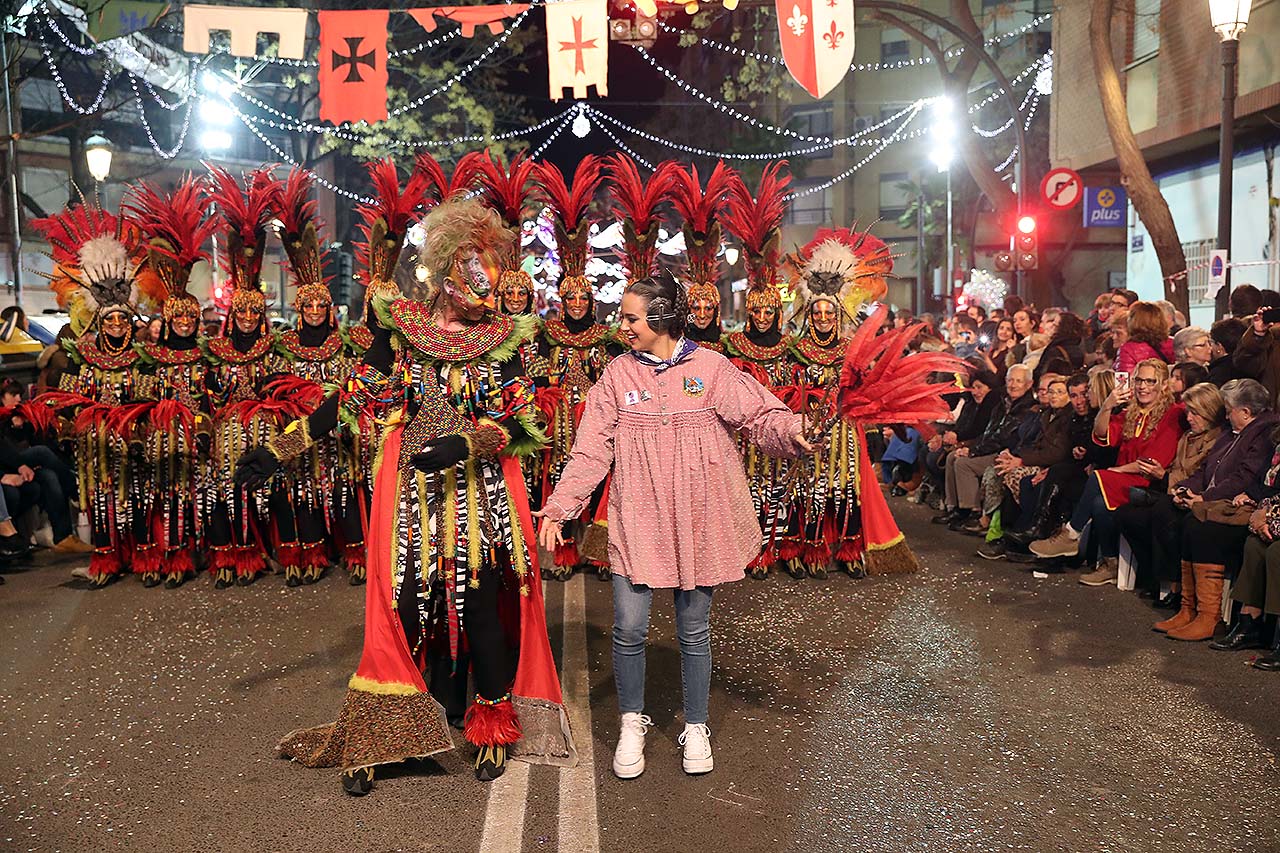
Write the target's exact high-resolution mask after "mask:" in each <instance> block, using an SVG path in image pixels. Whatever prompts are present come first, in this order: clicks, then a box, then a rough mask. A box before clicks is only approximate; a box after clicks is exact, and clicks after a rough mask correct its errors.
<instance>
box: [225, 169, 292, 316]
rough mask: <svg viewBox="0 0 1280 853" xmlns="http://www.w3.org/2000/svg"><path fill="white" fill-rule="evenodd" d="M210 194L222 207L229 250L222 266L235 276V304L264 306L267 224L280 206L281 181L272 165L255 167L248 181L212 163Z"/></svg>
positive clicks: (233, 307)
mask: <svg viewBox="0 0 1280 853" xmlns="http://www.w3.org/2000/svg"><path fill="white" fill-rule="evenodd" d="M209 181H210V186H211V190H210V197H211V198H212V200H213V202H214V203H215V204H216V205H217V207H218V215H219V217H220V221H221V223H222V227H223V228H224V229H225V231H226V240H227V251H226V253H225V255H224V256H223V258H224V260H223V262H222V267H223V269H224V270H225V271H226V273H227V275H228V276H229V277H230V278H231V289H232V294H233V295H232V297H231V306H232V309H233V310H234V309H235V308H237V307H239V306H241V305H243V304H252V305H253V306H254V307H257V308H259V309H262V308H263V307H264V306H265V303H266V299H265V297H264V296H263V293H262V261H263V257H264V255H265V254H266V248H267V225H268V224H269V223H270V222H271V218H272V216H273V215H274V213H273V211H275V210H276V208H278V207H279V202H278V201H277V199H278V197H279V194H280V182H279V181H277V180H276V179H275V178H273V177H271V167H267V166H264V167H262V168H260V169H255V170H254V171H253V172H251V173H249V174H248V175H246V176H245V178H244V182H243V183H241V182H240V181H237V180H236V178H235V177H234V176H233V175H232V174H231V173H230V172H228V171H227V170H226V169H222V168H219V167H217V166H209Z"/></svg>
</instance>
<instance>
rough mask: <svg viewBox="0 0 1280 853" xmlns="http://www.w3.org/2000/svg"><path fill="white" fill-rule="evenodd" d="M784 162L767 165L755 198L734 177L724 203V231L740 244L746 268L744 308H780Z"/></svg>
mask: <svg viewBox="0 0 1280 853" xmlns="http://www.w3.org/2000/svg"><path fill="white" fill-rule="evenodd" d="M785 165H786V161H785V160H781V161H778V162H776V163H770V164H769V165H768V166H766V167H765V169H764V172H763V173H762V174H761V175H760V186H759V188H758V189H757V191H756V194H755V197H754V198H753V197H752V196H751V190H749V189H748V188H747V185H746V183H745V182H743V180H742V179H741V178H738V177H737V176H735V180H734V181H733V185H732V187H731V189H730V191H729V197H728V200H727V201H726V203H725V216H724V222H725V227H726V228H728V229H729V231H730V232H731V233H732V234H733V235H734V236H735V237H737V238H738V239H739V240H741V241H742V250H743V260H744V261H745V263H746V265H747V284H748V289H747V307H748V308H754V307H757V306H760V305H768V306H772V307H774V308H780V307H781V306H782V294H781V293H780V292H779V291H778V261H779V259H780V252H779V249H778V243H779V239H780V228H781V227H782V219H783V217H784V216H785V215H786V213H787V188H788V186H789V185H790V183H791V176H790V175H784V174H782V168H783V167H784V166H785Z"/></svg>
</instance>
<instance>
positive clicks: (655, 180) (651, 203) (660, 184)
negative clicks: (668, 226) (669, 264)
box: [605, 151, 680, 281]
mask: <svg viewBox="0 0 1280 853" xmlns="http://www.w3.org/2000/svg"><path fill="white" fill-rule="evenodd" d="M605 168H606V169H607V170H608V172H609V177H610V178H611V179H612V180H613V187H612V189H611V190H610V194H611V195H612V198H613V215H614V216H616V217H618V219H619V220H620V221H621V222H622V262H623V264H624V265H625V266H626V268H627V278H628V279H630V280H631V281H636V280H638V279H642V278H645V277H646V276H649V275H652V274H653V273H654V271H655V269H656V267H655V261H656V259H657V254H658V226H659V225H660V224H661V217H659V216H658V205H659V204H661V203H662V202H663V201H666V200H667V199H668V198H669V197H670V194H671V189H672V187H673V186H674V184H675V180H676V173H677V172H679V171H680V167H679V166H677V165H676V164H675V162H673V161H671V160H667V161H665V162H662V163H659V164H658V168H656V169H654V170H653V174H652V175H650V176H649V179H648V180H647V181H646V180H645V179H644V178H641V177H640V170H639V169H638V168H636V163H635V161H634V160H632V159H631V158H630V157H629V156H627V155H626V154H624V153H622V152H621V151H618V152H616V153H614V154H612V155H610V156H609V158H608V159H607V160H606V161H605Z"/></svg>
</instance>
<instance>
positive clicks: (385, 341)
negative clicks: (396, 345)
mask: <svg viewBox="0 0 1280 853" xmlns="http://www.w3.org/2000/svg"><path fill="white" fill-rule="evenodd" d="M364 316H365V322H366V325H368V327H369V333H370V334H371V335H372V336H373V342H372V343H371V344H369V349H368V350H367V351H366V352H365V354H364V362H365V364H368V365H370V366H372V367H375V368H377V369H378V370H381V371H382V372H383V373H386V372H388V371H389V370H391V363H392V362H393V361H394V360H395V353H394V351H393V350H392V349H391V330H390V329H387V328H384V327H383V325H382V324H381V323H380V322H378V314H377V312H376V311H374V310H373V300H372V299H370V300H369V302H368V304H366V305H365V315H364Z"/></svg>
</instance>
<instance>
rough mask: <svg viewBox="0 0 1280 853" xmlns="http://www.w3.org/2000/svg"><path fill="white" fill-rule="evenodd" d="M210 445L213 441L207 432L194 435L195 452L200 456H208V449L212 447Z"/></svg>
mask: <svg viewBox="0 0 1280 853" xmlns="http://www.w3.org/2000/svg"><path fill="white" fill-rule="evenodd" d="M212 444H213V439H212V438H211V437H210V435H209V433H207V432H198V433H196V451H197V452H198V453H199V454H200V455H201V456H208V455H209V448H210V447H211V446H212Z"/></svg>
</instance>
